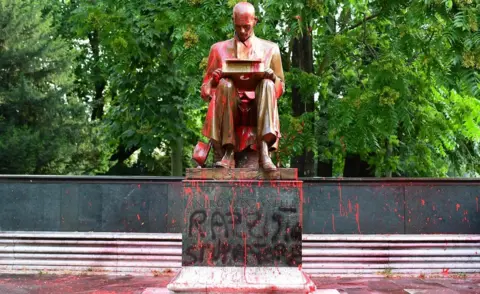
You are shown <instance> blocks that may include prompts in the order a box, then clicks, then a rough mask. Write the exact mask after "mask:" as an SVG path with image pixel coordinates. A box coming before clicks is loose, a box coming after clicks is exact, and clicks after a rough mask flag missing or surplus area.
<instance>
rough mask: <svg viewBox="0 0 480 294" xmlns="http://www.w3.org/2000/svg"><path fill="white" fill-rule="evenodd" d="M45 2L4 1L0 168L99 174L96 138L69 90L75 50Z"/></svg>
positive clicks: (0, 9) (1, 7) (0, 50)
mask: <svg viewBox="0 0 480 294" xmlns="http://www.w3.org/2000/svg"><path fill="white" fill-rule="evenodd" d="M44 4H45V3H43V2H42V1H20V0H1V1H0V173H12V174H17V173H26V174H31V173H33V174H45V173H51V174H67V173H84V172H87V173H95V172H98V171H100V170H102V167H104V166H103V165H102V164H101V154H100V153H99V152H97V151H96V150H94V147H93V145H92V144H93V143H98V140H97V139H98V137H96V136H95V134H96V133H95V129H94V128H92V125H88V124H87V121H86V116H85V115H86V113H85V108H84V106H83V104H82V103H81V101H79V99H77V98H76V96H73V95H70V93H69V91H70V90H71V85H72V77H71V70H72V68H71V64H72V57H71V56H72V51H71V50H69V48H68V46H67V43H66V42H65V41H64V40H62V39H61V38H57V35H56V31H55V30H54V29H53V27H52V25H51V24H52V19H51V16H50V15H44V14H43V13H42V11H43V9H44V8H45V5H44ZM92 135H93V136H92Z"/></svg>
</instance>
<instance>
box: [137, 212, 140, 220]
mask: <svg viewBox="0 0 480 294" xmlns="http://www.w3.org/2000/svg"><path fill="white" fill-rule="evenodd" d="M137 219H138V221H140V215H139V214H138V213H137Z"/></svg>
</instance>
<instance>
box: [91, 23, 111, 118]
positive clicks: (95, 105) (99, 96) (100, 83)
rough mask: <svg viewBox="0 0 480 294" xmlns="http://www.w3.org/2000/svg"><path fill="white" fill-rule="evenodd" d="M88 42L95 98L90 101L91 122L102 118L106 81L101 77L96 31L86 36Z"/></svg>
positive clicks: (98, 40) (98, 43)
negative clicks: (91, 56) (90, 51)
mask: <svg viewBox="0 0 480 294" xmlns="http://www.w3.org/2000/svg"><path fill="white" fill-rule="evenodd" d="M88 40H89V42H90V47H91V49H92V55H93V62H94V64H93V67H92V76H93V77H92V78H93V81H94V84H95V96H94V98H93V101H92V116H91V118H92V120H96V119H101V118H102V117H103V108H104V106H105V99H104V97H103V91H104V90H105V87H106V86H107V81H106V80H105V77H104V76H103V73H102V69H101V67H100V39H99V37H98V31H96V30H94V31H93V32H91V33H90V34H88Z"/></svg>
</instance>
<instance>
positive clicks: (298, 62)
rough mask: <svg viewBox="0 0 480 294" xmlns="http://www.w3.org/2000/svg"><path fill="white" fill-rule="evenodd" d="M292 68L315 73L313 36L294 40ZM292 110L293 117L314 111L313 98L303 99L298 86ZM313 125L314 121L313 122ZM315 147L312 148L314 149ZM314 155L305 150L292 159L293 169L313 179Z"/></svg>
mask: <svg viewBox="0 0 480 294" xmlns="http://www.w3.org/2000/svg"><path fill="white" fill-rule="evenodd" d="M292 51H293V52H292V67H295V68H299V69H301V70H303V71H305V72H308V73H312V72H313V48H312V36H311V35H309V34H308V33H305V34H303V36H299V37H297V38H295V39H294V40H293V50H292ZM292 109H293V116H295V117H299V116H301V115H302V114H304V113H306V112H313V111H314V100H313V96H312V97H302V95H301V93H300V89H299V87H298V86H297V85H294V86H293V87H292ZM312 123H313V121H312ZM313 148H314V146H312V149H313ZM313 157H314V153H313V152H312V151H307V150H306V149H304V150H303V153H302V154H300V155H298V156H294V157H292V159H291V163H290V165H291V167H293V168H298V175H299V176H301V177H311V176H314V175H315V168H314V165H315V162H314V158H313Z"/></svg>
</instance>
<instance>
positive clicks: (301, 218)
mask: <svg viewBox="0 0 480 294" xmlns="http://www.w3.org/2000/svg"><path fill="white" fill-rule="evenodd" d="M297 186H298V187H297V188H298V190H300V215H299V217H300V227H301V228H302V229H303V182H297Z"/></svg>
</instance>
